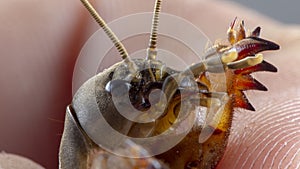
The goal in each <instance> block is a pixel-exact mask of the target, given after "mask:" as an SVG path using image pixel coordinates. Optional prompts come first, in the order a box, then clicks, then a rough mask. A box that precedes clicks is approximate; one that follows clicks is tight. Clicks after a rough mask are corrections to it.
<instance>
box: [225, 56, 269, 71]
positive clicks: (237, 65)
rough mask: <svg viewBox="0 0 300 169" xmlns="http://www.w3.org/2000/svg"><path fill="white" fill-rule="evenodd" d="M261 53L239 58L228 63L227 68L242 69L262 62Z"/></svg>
mask: <svg viewBox="0 0 300 169" xmlns="http://www.w3.org/2000/svg"><path fill="white" fill-rule="evenodd" d="M262 61H263V55H262V54H261V53H259V54H256V55H255V56H248V57H246V58H243V59H241V60H238V61H235V62H231V63H228V64H227V66H228V68H229V69H242V68H246V67H251V66H255V65H257V64H260V63H262Z"/></svg>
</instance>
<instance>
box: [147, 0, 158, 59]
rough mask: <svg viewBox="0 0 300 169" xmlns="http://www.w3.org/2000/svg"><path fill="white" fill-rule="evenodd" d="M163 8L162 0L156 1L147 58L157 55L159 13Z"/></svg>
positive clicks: (153, 57)
mask: <svg viewBox="0 0 300 169" xmlns="http://www.w3.org/2000/svg"><path fill="white" fill-rule="evenodd" d="M160 10H161V0H156V1H155V6H154V14H153V18H152V28H151V34H150V41H149V47H148V49H147V58H146V59H147V60H155V58H156V55H157V50H156V43H157V30H158V21H159V13H160Z"/></svg>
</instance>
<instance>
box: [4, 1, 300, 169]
mask: <svg viewBox="0 0 300 169" xmlns="http://www.w3.org/2000/svg"><path fill="white" fill-rule="evenodd" d="M128 1H129V0H127V1H123V0H113V1H104V0H102V1H100V2H98V1H97V2H98V3H97V5H98V6H97V7H98V8H97V9H98V10H101V11H100V13H101V14H102V16H103V17H104V19H105V20H107V21H108V22H109V21H111V20H113V19H116V18H118V17H120V16H124V15H128V14H133V13H136V12H144V11H152V6H153V2H152V1H149V0H143V1H141V0H130V2H128ZM131 1H132V2H131ZM162 10H163V11H164V12H168V13H171V14H174V15H178V16H181V17H183V18H185V19H188V20H189V21H190V22H192V23H193V24H195V25H196V26H198V27H199V28H200V29H202V30H203V31H204V32H205V33H206V34H208V35H209V36H210V37H211V39H217V38H226V36H225V33H226V29H227V28H228V26H229V24H230V22H231V21H232V20H233V19H234V18H235V16H238V18H242V19H244V20H245V24H246V27H247V28H251V29H252V28H255V27H256V26H261V27H262V33H261V36H262V37H264V38H266V39H270V40H272V41H274V42H277V43H278V44H280V46H281V50H280V51H276V52H265V53H266V54H265V56H266V60H267V61H268V62H270V63H272V64H273V65H275V66H276V67H277V68H278V70H279V72H278V73H276V74H273V73H257V74H255V77H257V79H258V80H259V81H261V82H262V83H263V84H264V85H265V86H267V88H268V89H269V91H268V92H258V91H250V92H247V95H248V98H249V100H250V101H251V103H252V105H253V106H254V107H255V108H256V110H257V111H256V112H247V111H245V110H237V111H235V112H236V113H235V116H236V117H235V119H234V122H233V128H232V133H231V136H230V139H229V143H228V148H227V150H226V153H225V155H224V158H223V159H222V161H221V162H220V164H219V167H218V168H220V169H221V168H260V167H262V168H270V167H272V168H273V167H274V168H277V167H288V166H289V167H290V168H296V167H299V165H300V152H299V149H300V142H299V141H298V140H300V132H299V131H300V125H299V124H300V118H299V117H300V89H299V86H300V80H299V79H300V74H299V72H298V70H299V68H298V65H297V63H300V56H299V45H300V29H299V27H292V26H288V25H283V24H281V23H278V22H276V21H273V20H271V19H269V18H266V17H263V16H261V15H259V14H257V13H255V12H253V11H251V10H248V9H245V8H243V7H241V6H237V5H235V4H231V3H228V2H227V3H225V2H216V1H205V2H203V1H199V0H188V1H182V0H172V1H164V2H163V7H162ZM0 16H1V17H0V21H1V25H2V26H1V27H0V30H1V31H0V33H1V41H0V43H1V44H0V48H1V49H0V53H1V54H0V56H1V62H0V67H1V71H0V79H1V84H0V87H1V89H2V90H1V95H0V112H1V114H0V138H1V141H0V151H1V150H5V151H7V152H12V153H16V154H20V155H23V156H26V157H29V158H30V159H33V160H34V161H36V162H38V163H40V164H41V165H43V166H45V167H46V168H57V163H58V162H57V154H58V146H59V141H60V136H61V134H62V128H63V120H64V113H65V107H66V106H67V105H68V104H69V103H70V102H71V98H72V72H73V66H74V64H75V61H76V57H77V56H78V53H79V51H80V48H81V47H82V46H83V44H84V42H85V41H86V40H87V39H88V37H89V36H90V35H91V34H92V33H93V32H94V31H96V30H97V29H98V26H97V25H96V24H95V23H94V21H93V20H92V19H91V18H90V16H88V14H87V12H86V10H85V9H84V8H83V7H82V5H81V4H80V1H79V0H77V1H74V0H66V1H59V0H52V1H41V2H39V1H34V0H27V1H22V0H10V1H5V0H2V1H0ZM132 45H134V44H132ZM128 47H129V48H130V44H129V46H128Z"/></svg>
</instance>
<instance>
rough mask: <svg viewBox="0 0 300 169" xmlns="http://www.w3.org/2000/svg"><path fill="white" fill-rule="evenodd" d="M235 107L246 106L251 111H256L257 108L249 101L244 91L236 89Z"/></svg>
mask: <svg viewBox="0 0 300 169" xmlns="http://www.w3.org/2000/svg"><path fill="white" fill-rule="evenodd" d="M233 99H234V101H233V103H234V105H233V106H234V107H239V108H244V109H247V110H250V111H255V108H254V107H253V106H252V104H251V103H250V102H249V101H248V99H247V97H246V96H245V94H244V93H243V92H242V91H236V92H235V94H234V98H233Z"/></svg>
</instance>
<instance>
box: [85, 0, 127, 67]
mask: <svg viewBox="0 0 300 169" xmlns="http://www.w3.org/2000/svg"><path fill="white" fill-rule="evenodd" d="M81 2H82V3H83V5H84V6H85V7H86V9H87V10H88V11H89V13H90V14H91V15H92V16H93V18H94V19H95V20H96V22H97V23H98V24H99V25H100V27H101V28H102V29H103V30H104V32H105V33H106V35H107V36H108V37H109V38H110V40H111V41H112V42H113V44H114V45H115V47H116V48H117V50H118V52H119V53H120V55H121V56H122V59H123V60H128V61H129V60H130V57H129V55H128V53H127V51H126V49H125V47H124V46H123V44H122V43H121V42H120V40H119V39H118V38H117V36H116V35H115V34H114V33H113V32H112V30H111V29H110V28H109V27H108V26H107V24H106V23H105V21H104V20H103V19H102V18H101V16H100V15H99V14H98V12H97V11H96V10H95V8H94V7H93V6H92V5H91V4H90V3H89V1H88V0H81Z"/></svg>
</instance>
